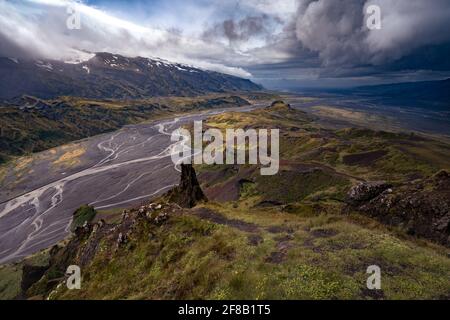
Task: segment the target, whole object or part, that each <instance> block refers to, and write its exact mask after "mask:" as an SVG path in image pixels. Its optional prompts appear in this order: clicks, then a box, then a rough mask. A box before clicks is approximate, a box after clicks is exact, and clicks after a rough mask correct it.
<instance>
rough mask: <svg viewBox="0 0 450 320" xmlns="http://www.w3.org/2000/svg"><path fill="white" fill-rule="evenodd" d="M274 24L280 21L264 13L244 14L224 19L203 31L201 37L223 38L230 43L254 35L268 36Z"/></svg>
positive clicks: (245, 39)
mask: <svg viewBox="0 0 450 320" xmlns="http://www.w3.org/2000/svg"><path fill="white" fill-rule="evenodd" d="M274 24H281V21H280V20H279V19H278V18H276V17H269V16H268V15H266V14H262V15H260V16H246V17H244V18H242V19H239V20H234V19H226V20H224V21H221V22H218V23H216V24H214V25H213V26H212V27H210V28H208V29H207V30H206V31H204V33H203V38H204V39H213V40H217V39H218V38H219V39H220V38H225V39H226V40H228V41H229V42H230V43H235V42H245V41H249V40H250V39H251V38H254V37H270V35H271V32H272V31H273V25H274Z"/></svg>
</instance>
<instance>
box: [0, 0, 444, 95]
mask: <svg viewBox="0 0 450 320" xmlns="http://www.w3.org/2000/svg"><path fill="white" fill-rule="evenodd" d="M371 5H376V6H378V8H379V9H380V25H379V26H380V28H379V29H373V28H369V27H368V26H367V21H368V20H369V19H371V18H372V17H373V16H372V15H371V14H368V13H367V9H368V7H369V6H371ZM68 8H70V10H72V11H70V12H71V13H73V12H76V14H77V15H78V16H79V21H80V29H69V28H68V27H67V19H69V18H70V17H71V16H70V14H71V13H68ZM100 51H107V52H111V53H117V54H122V55H126V56H132V57H134V56H143V57H159V58H163V59H166V60H169V61H174V62H179V63H185V64H189V65H193V66H196V67H200V68H204V69H209V70H214V71H219V72H224V73H228V74H233V75H236V76H240V77H245V78H250V79H252V80H253V81H255V82H257V83H260V84H262V85H264V86H265V87H266V88H269V89H297V88H299V89H301V88H310V87H332V88H335V87H336V88H338V87H349V86H358V85H370V84H379V83H393V82H405V81H420V80H433V79H444V78H447V77H450V59H449V57H450V1H448V0H278V1H274V0H226V1H224V0H170V1H169V0H128V1H121V0H110V1H106V0H84V1H78V0H0V56H7V57H19V58H46V59H58V60H72V59H74V58H76V57H78V56H80V55H82V53H83V52H100Z"/></svg>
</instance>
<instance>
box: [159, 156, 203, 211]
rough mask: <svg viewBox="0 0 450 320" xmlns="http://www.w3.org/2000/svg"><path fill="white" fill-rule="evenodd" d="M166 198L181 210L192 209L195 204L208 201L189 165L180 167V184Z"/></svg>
mask: <svg viewBox="0 0 450 320" xmlns="http://www.w3.org/2000/svg"><path fill="white" fill-rule="evenodd" d="M167 196H168V201H169V202H174V203H176V204H178V205H179V206H181V207H183V208H192V207H195V206H196V205H197V203H199V202H201V201H207V200H208V199H207V198H206V196H205V194H204V193H203V191H202V189H201V187H200V184H199V183H198V180H197V175H196V174H195V170H194V168H193V167H192V165H191V164H182V165H181V180H180V184H179V185H178V186H177V187H175V188H174V189H172V190H171V191H169V192H168V194H167Z"/></svg>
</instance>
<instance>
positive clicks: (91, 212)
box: [70, 205, 97, 231]
mask: <svg viewBox="0 0 450 320" xmlns="http://www.w3.org/2000/svg"><path fill="white" fill-rule="evenodd" d="M96 214H97V212H96V211H95V209H94V207H91V206H88V205H84V206H81V207H80V208H78V209H77V211H75V213H74V214H73V220H72V224H71V226H70V229H71V230H72V231H74V230H75V229H76V228H78V227H82V226H83V225H84V224H85V223H86V222H88V223H89V222H91V221H92V220H94V218H95V215H96Z"/></svg>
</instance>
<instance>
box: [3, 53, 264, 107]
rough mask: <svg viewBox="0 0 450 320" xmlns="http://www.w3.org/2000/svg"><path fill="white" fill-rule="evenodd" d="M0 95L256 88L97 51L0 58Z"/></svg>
mask: <svg viewBox="0 0 450 320" xmlns="http://www.w3.org/2000/svg"><path fill="white" fill-rule="evenodd" d="M0 76H1V78H2V79H3V81H2V83H1V84H0V99H2V100H9V99H13V98H16V97H19V96H22V95H32V96H36V97H39V98H43V99H50V98H55V97H58V96H79V97H84V98H103V99H104V98H114V99H130V98H145V97H153V96H195V95H200V94H205V93H211V92H219V93H222V92H236V91H259V90H261V89H262V87H261V86H260V85H257V84H255V83H253V82H252V81H250V80H248V79H243V78H239V77H236V76H232V75H227V74H222V73H218V72H215V71H207V70H202V69H198V68H195V67H191V66H187V65H184V64H179V63H170V62H168V61H165V60H162V59H157V58H153V59H150V58H143V57H135V58H129V57H125V56H121V55H118V54H112V53H107V52H98V53H95V55H94V56H93V57H92V58H90V59H89V60H87V61H80V62H77V63H73V62H63V61H57V60H25V59H14V58H6V57H0Z"/></svg>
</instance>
